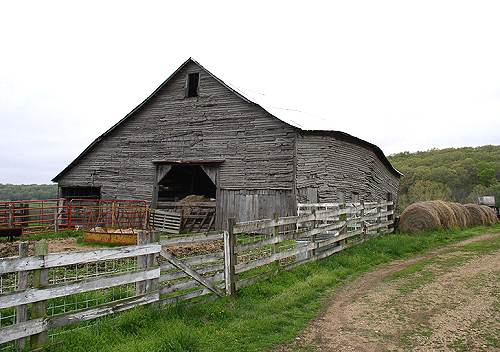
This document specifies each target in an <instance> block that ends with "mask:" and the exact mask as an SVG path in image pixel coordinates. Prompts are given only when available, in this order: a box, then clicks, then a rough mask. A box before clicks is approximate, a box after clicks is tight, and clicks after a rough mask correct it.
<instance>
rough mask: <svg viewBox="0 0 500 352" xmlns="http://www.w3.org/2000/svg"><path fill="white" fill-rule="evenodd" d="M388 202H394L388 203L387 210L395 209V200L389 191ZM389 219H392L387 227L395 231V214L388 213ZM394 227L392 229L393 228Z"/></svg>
mask: <svg viewBox="0 0 500 352" xmlns="http://www.w3.org/2000/svg"><path fill="white" fill-rule="evenodd" d="M387 202H392V204H390V205H387V208H386V209H387V211H394V201H393V199H392V193H390V192H389V193H387ZM387 221H390V222H391V223H390V224H389V225H387V229H388V230H389V231H394V214H389V215H387ZM391 229H392V230H391Z"/></svg>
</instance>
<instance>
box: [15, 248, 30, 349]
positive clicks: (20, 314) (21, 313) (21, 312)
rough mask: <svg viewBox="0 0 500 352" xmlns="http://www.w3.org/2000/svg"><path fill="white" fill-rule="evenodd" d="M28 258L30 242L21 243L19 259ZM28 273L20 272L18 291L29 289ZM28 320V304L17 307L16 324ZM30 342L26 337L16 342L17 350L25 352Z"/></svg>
mask: <svg viewBox="0 0 500 352" xmlns="http://www.w3.org/2000/svg"><path fill="white" fill-rule="evenodd" d="M27 256H28V242H21V243H19V257H27ZM28 273H29V272H28V271H20V272H19V273H18V281H17V282H18V283H17V291H24V290H26V289H27V288H28ZM27 320H28V306H27V305H26V304H21V305H19V306H17V307H16V324H19V323H22V322H25V321H27ZM27 342H28V340H27V338H26V337H23V338H21V339H19V340H17V342H16V350H17V351H24V350H25V348H26V343H27Z"/></svg>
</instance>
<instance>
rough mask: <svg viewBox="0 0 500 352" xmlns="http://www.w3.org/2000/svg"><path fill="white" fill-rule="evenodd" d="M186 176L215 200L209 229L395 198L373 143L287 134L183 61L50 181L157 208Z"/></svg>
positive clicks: (292, 130)
mask: <svg viewBox="0 0 500 352" xmlns="http://www.w3.org/2000/svg"><path fill="white" fill-rule="evenodd" d="M188 82H192V84H195V85H196V86H191V87H189V84H188ZM181 169H182V170H181ZM194 169H196V171H195V170H194ZM186 170H191V171H190V172H191V175H194V174H197V175H199V177H201V178H203V180H202V179H201V178H200V179H199V181H200V182H199V183H200V184H206V188H207V189H208V188H211V190H210V191H208V190H206V193H207V194H208V193H210V197H213V196H214V195H215V198H216V212H217V218H216V224H215V225H216V227H217V228H222V227H224V225H225V224H226V221H227V219H228V218H230V217H236V219H237V220H239V221H245V220H252V219H262V218H270V217H273V216H274V215H275V213H279V214H280V215H294V214H296V212H297V202H306V201H307V202H332V201H333V202H335V201H342V200H344V199H345V200H355V198H356V199H364V200H378V199H382V198H385V197H386V196H387V194H388V193H390V194H392V196H393V197H394V198H396V194H397V187H398V185H399V177H400V174H399V173H398V172H397V170H395V169H394V168H393V167H392V165H391V164H390V163H389V161H388V160H387V158H386V157H385V156H384V154H383V153H382V151H381V150H380V149H379V148H378V147H376V146H375V145H373V144H370V143H368V142H366V141H363V140H360V139H358V138H355V137H353V136H350V135H348V134H346V133H343V132H338V131H308V130H302V129H300V128H298V127H295V126H293V125H291V124H290V123H288V122H287V121H284V120H280V119H279V117H276V116H274V115H273V114H271V113H269V112H268V111H267V110H265V108H264V107H262V106H260V105H258V104H256V103H254V102H252V101H251V100H249V99H248V98H246V97H245V96H243V95H242V94H241V93H239V92H238V91H236V90H234V89H233V88H231V87H230V86H228V85H227V84H225V83H224V82H222V81H221V80H220V79H219V78H217V77H215V76H214V75H213V74H211V73H210V72H209V71H208V70H206V69H204V68H203V67H202V66H201V65H200V64H198V63H197V62H196V61H194V60H192V59H189V60H187V61H186V62H185V63H184V64H182V65H181V66H180V67H179V68H178V69H177V70H176V71H175V72H174V73H173V74H172V75H171V76H170V77H169V78H168V79H167V80H166V81H165V82H164V83H163V84H162V85H161V86H160V87H159V88H158V89H157V90H156V91H155V92H153V94H151V95H150V96H149V97H148V98H147V99H146V100H145V101H144V102H143V103H141V104H140V105H139V106H138V107H137V108H135V109H134V110H133V111H132V112H131V113H130V114H128V115H127V116H125V117H124V118H123V119H122V120H120V121H119V122H118V123H117V124H116V125H114V126H113V127H112V128H111V129H109V130H108V131H106V132H105V133H104V134H103V135H101V136H100V137H99V138H97V139H96V140H95V141H94V142H93V143H92V144H91V145H90V146H89V147H87V148H86V149H85V150H84V151H83V152H82V153H81V154H80V155H79V156H78V157H77V158H76V159H75V160H74V161H73V162H72V163H71V164H70V165H68V167H66V168H65V169H64V170H63V171H62V172H61V173H60V174H59V175H57V176H56V177H55V178H54V180H53V181H56V182H58V183H59V186H60V189H68V187H81V189H91V190H92V192H94V193H95V192H100V195H101V197H102V198H121V199H146V200H152V204H153V206H156V204H157V203H159V202H158V199H159V196H160V189H168V187H170V186H168V184H169V182H170V183H172V182H174V181H173V180H177V181H179V183H182V180H183V177H184V176H183V175H185V174H183V172H187V171H186ZM167 174H168V175H167ZM167 179H168V180H167ZM193 180H194V179H193ZM177 181H175V182H177ZM162 182H163V183H162ZM175 182H174V183H175ZM193 185H194V181H191V191H193V192H196V189H194V188H193Z"/></svg>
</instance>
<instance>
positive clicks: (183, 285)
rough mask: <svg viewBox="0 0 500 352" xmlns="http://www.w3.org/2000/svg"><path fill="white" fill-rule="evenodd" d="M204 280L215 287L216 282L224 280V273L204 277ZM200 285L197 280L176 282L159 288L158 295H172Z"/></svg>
mask: <svg viewBox="0 0 500 352" xmlns="http://www.w3.org/2000/svg"><path fill="white" fill-rule="evenodd" d="M204 279H205V280H207V281H208V282H211V283H212V284H213V285H215V283H216V282H218V281H222V280H224V273H217V274H215V275H212V276H205V277H204ZM199 285H200V283H199V282H198V281H197V280H194V279H193V280H188V281H183V282H177V283H174V284H171V285H167V286H163V287H162V288H160V294H166V293H172V292H175V291H182V290H186V289H190V288H193V287H196V286H199Z"/></svg>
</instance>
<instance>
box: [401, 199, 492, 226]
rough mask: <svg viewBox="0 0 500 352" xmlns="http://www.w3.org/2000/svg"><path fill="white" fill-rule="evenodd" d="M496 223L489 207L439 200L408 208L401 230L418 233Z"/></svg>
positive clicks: (412, 205)
mask: <svg viewBox="0 0 500 352" xmlns="http://www.w3.org/2000/svg"><path fill="white" fill-rule="evenodd" d="M496 222H497V215H496V213H495V211H494V210H493V209H491V208H489V207H487V206H484V205H481V206H480V205H477V204H465V205H463V204H459V203H452V202H444V201H441V200H437V201H428V202H418V203H414V204H411V205H410V206H408V207H407V208H406V209H405V210H404V211H403V213H401V216H400V219H399V229H400V230H401V231H403V232H408V233H418V232H422V231H428V230H435V229H454V228H466V227H469V226H476V225H491V224H494V223H496Z"/></svg>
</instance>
